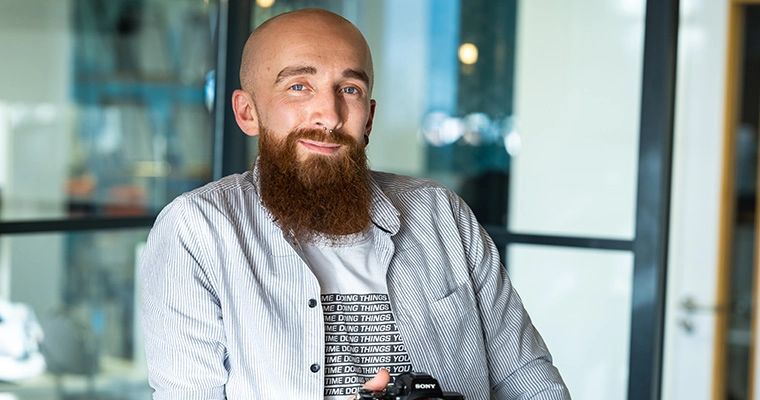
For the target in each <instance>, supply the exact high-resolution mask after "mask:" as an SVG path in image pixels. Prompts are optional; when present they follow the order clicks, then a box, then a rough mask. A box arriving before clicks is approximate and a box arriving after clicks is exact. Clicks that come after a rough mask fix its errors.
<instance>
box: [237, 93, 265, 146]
mask: <svg viewBox="0 0 760 400" xmlns="http://www.w3.org/2000/svg"><path fill="white" fill-rule="evenodd" d="M232 111H233V113H234V114H235V122H237V124H238V126H239V127H240V129H241V130H242V131H243V133H245V134H246V135H248V136H256V135H258V134H259V121H258V114H257V112H256V107H254V105H253V98H251V95H250V94H248V92H245V91H243V90H240V89H238V90H235V91H234V92H232Z"/></svg>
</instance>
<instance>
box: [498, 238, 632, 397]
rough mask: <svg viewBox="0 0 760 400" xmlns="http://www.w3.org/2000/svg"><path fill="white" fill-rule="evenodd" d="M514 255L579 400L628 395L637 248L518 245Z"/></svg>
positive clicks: (535, 313)
mask: <svg viewBox="0 0 760 400" xmlns="http://www.w3.org/2000/svg"><path fill="white" fill-rule="evenodd" d="M507 259H508V266H509V273H510V276H511V277H512V283H513V284H514V286H515V289H516V290H517V291H518V292H519V293H520V296H521V298H522V300H523V302H524V304H525V308H526V309H527V310H528V312H529V313H530V315H531V319H532V320H533V324H534V325H535V326H536V328H537V329H538V330H539V332H540V333H541V335H542V337H543V338H544V340H545V341H546V344H547V346H548V347H549V350H550V351H551V352H552V356H553V357H554V364H555V365H556V366H557V368H558V369H559V371H560V373H561V374H562V378H563V379H564V380H565V383H566V384H567V385H568V388H569V389H570V393H571V394H572V395H573V398H579V399H588V400H613V399H620V400H622V399H626V398H627V396H628V363H629V351H628V349H629V346H630V344H629V343H630V336H631V320H630V314H631V311H630V310H631V307H632V287H633V254H632V253H631V252H626V251H612V250H596V249H570V248H562V247H552V246H535V245H517V244H515V245H510V246H509V248H508V249H507Z"/></svg>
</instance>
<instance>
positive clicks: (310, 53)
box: [251, 18, 372, 80]
mask: <svg viewBox="0 0 760 400" xmlns="http://www.w3.org/2000/svg"><path fill="white" fill-rule="evenodd" d="M278 22H279V23H277V24H272V25H270V26H267V27H266V29H265V30H263V31H262V32H260V33H259V34H258V35H257V36H256V38H255V42H254V43H253V45H254V46H253V47H254V51H253V54H251V56H252V58H253V60H252V61H253V62H252V63H251V64H252V65H251V66H252V67H253V68H254V70H255V74H256V75H258V76H259V77H260V78H263V79H266V80H269V79H272V77H273V76H276V75H277V74H279V73H280V72H281V71H282V70H283V69H284V68H288V67H294V66H308V67H313V68H315V69H316V70H317V72H327V70H335V71H344V70H346V69H351V70H358V71H363V72H365V73H366V74H367V75H369V76H370V77H371V76H372V58H371V55H370V52H369V48H368V46H367V44H366V41H365V40H364V38H363V36H362V35H361V33H360V32H359V31H358V29H356V28H355V27H354V26H353V25H351V24H350V23H347V22H342V21H335V20H332V19H324V18H312V19H304V18H289V19H287V20H285V21H278Z"/></svg>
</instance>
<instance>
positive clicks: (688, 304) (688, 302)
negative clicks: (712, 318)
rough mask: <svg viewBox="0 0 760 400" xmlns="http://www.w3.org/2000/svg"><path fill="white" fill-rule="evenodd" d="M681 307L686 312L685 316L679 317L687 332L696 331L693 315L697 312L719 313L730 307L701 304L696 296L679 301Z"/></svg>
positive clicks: (679, 323)
mask: <svg viewBox="0 0 760 400" xmlns="http://www.w3.org/2000/svg"><path fill="white" fill-rule="evenodd" d="M679 306H680V308H681V309H682V310H683V311H684V312H685V313H686V315H685V316H683V317H681V318H679V319H678V326H680V327H681V328H682V329H683V330H685V331H686V332H687V333H694V330H695V327H694V322H692V318H691V316H693V315H694V314H697V313H700V314H701V313H718V312H724V311H728V309H729V308H728V307H727V306H726V305H723V304H700V303H698V302H697V301H696V300H695V299H694V297H691V296H688V297H686V298H684V299H683V300H681V302H680V303H679Z"/></svg>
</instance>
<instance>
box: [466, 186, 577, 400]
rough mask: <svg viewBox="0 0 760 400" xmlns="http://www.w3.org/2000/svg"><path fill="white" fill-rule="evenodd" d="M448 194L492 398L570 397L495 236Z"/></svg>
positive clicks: (559, 399) (498, 399)
mask: <svg viewBox="0 0 760 400" xmlns="http://www.w3.org/2000/svg"><path fill="white" fill-rule="evenodd" d="M452 196H454V199H453V203H454V208H455V214H456V218H457V219H458V224H459V227H460V231H461V234H462V239H463V241H464V243H463V244H464V248H465V251H466V252H467V258H468V260H469V263H470V268H471V271H470V274H471V277H472V280H473V287H474V289H475V294H476V298H477V304H478V311H479V314H480V321H481V324H482V327H483V332H484V340H485V345H486V354H487V359H488V369H489V380H490V382H491V388H492V391H493V394H494V398H495V399H497V400H507V399H517V398H519V399H546V400H549V399H557V400H565V399H570V394H569V392H568V390H567V387H566V386H565V384H564V382H563V380H562V377H561V376H560V374H559V371H558V370H557V368H556V367H555V366H554V365H553V364H552V357H551V354H550V353H549V350H548V349H547V346H546V344H545V343H544V341H543V339H542V338H541V335H540V334H539V333H538V331H537V330H536V328H535V327H534V326H533V323H532V322H531V320H530V316H529V315H528V313H527V312H526V311H525V308H524V307H523V303H522V300H521V299H520V296H519V295H518V293H517V292H516V291H515V289H514V287H513V286H512V283H511V281H510V279H509V276H508V274H507V271H506V269H505V268H504V266H503V265H502V264H501V262H500V257H499V253H498V250H497V249H496V246H495V245H494V243H493V240H492V239H491V238H490V236H488V234H487V233H486V231H485V230H484V229H483V227H481V226H480V224H479V223H478V222H477V220H476V218H475V216H474V214H473V213H472V211H471V210H470V208H469V207H468V206H467V205H466V204H465V203H464V201H463V200H462V199H461V198H459V197H458V196H456V195H454V194H452Z"/></svg>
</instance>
